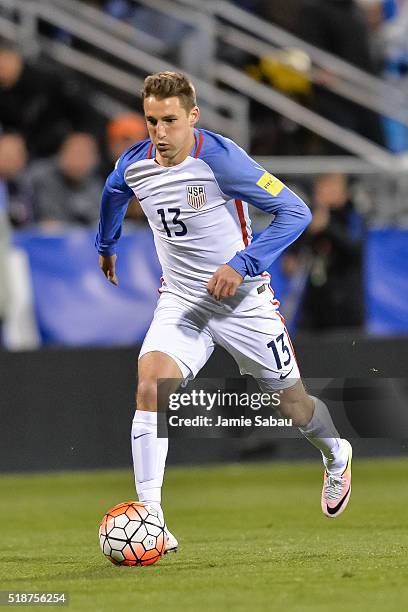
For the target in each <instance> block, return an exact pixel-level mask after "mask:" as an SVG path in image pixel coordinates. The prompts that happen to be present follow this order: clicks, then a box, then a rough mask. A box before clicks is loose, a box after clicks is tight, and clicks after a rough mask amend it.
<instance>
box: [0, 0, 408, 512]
mask: <svg viewBox="0 0 408 612" xmlns="http://www.w3.org/2000/svg"><path fill="white" fill-rule="evenodd" d="M407 68H408V0H285V2H271V1H268V0H235V1H230V2H228V1H224V0H219V1H217V2H213V1H208V2H207V1H206V2H203V1H201V0H138V1H136V0H87V1H86V0H82V1H81V0H69V1H66V0H35V1H33V0H0V130H1V131H0V321H1V346H2V351H1V352H0V389H1V392H0V402H1V420H2V425H1V434H0V439H1V445H0V470H1V471H3V472H20V471H21V472H23V471H29V470H60V469H71V468H75V469H78V468H102V467H104V468H105V467H106V468H110V467H118V466H130V448H128V445H127V440H128V431H129V424H130V416H131V413H132V411H133V402H134V400H133V393H134V389H135V385H136V379H135V365H136V358H137V354H138V347H139V346H140V344H141V341H142V339H143V337H144V334H145V332H146V330H147V328H148V326H149V322H150V320H151V317H152V313H153V309H154V306H155V302H156V299H157V287H158V286H159V279H160V268H159V264H158V261H157V258H156V255H155V251H154V246H153V240H152V237H151V235H150V230H149V228H148V226H147V223H146V222H145V219H144V217H143V213H142V211H141V210H140V209H138V207H137V206H136V204H135V203H132V204H131V205H130V207H129V211H128V214H127V218H126V222H125V231H124V237H123V238H122V240H121V242H120V246H119V260H118V272H119V277H120V281H121V283H120V286H119V288H115V287H112V286H110V285H108V283H107V282H106V281H105V279H104V278H103V276H102V274H101V273H100V271H99V269H98V265H97V255H96V252H95V250H94V246H93V243H94V236H95V233H96V223H97V219H98V211H99V195H100V192H101V189H102V186H103V182H104V179H105V177H106V176H107V174H108V173H109V172H110V169H111V168H112V166H113V164H114V161H115V160H116V158H117V157H118V155H119V154H120V152H121V151H123V150H124V149H125V148H127V147H128V146H130V144H132V143H133V142H135V141H137V140H139V139H142V138H144V137H145V126H144V122H143V119H142V115H141V111H142V109H141V100H140V96H139V93H138V92H139V91H140V89H141V87H142V83H143V79H144V77H145V76H146V75H147V74H149V73H151V72H155V71H158V70H163V69H170V70H173V69H177V70H182V71H185V72H187V73H189V74H190V75H191V76H192V77H193V79H194V82H195V83H196V85H197V92H198V99H199V104H200V107H201V110H202V121H201V126H202V127H205V128H208V129H210V130H213V131H216V132H221V133H223V134H224V135H226V136H229V137H231V138H233V139H234V140H236V141H237V142H238V143H239V144H241V145H242V146H243V147H244V148H246V149H247V150H248V151H249V152H250V153H251V154H252V156H254V157H255V158H257V159H258V160H259V161H260V163H262V164H263V165H264V166H265V167H266V168H267V169H268V170H269V171H271V172H272V173H274V174H276V175H278V176H279V177H280V178H282V180H284V181H285V182H286V183H287V184H288V185H289V186H291V187H292V188H293V189H294V190H295V191H297V192H298V193H299V194H300V195H302V196H303V197H304V199H305V201H306V202H308V204H309V205H310V206H311V208H312V210H313V213H314V220H313V222H312V224H311V226H310V227H309V229H308V230H307V232H306V234H305V235H304V236H303V237H302V238H301V239H300V240H299V241H298V242H297V243H296V244H295V245H294V246H293V248H291V249H290V250H289V251H288V252H287V253H285V254H284V255H283V256H282V258H281V259H280V260H279V261H278V262H276V263H275V264H274V265H273V266H272V268H271V270H270V272H271V275H272V286H273V287H274V289H275V293H276V295H277V297H278V298H279V299H280V301H281V305H282V307H281V312H282V313H283V314H284V315H285V316H286V319H287V322H288V325H289V328H290V330H291V333H292V335H293V337H294V339H295V342H296V347H297V352H298V354H299V357H300V364H301V368H302V371H303V374H304V376H305V377H306V378H309V379H319V380H320V383H319V384H320V385H321V387H322V388H324V389H325V390H326V396H327V398H329V399H333V397H335V400H337V404H339V403H342V401H343V400H345V399H347V400H348V401H349V404H348V406H352V408H353V409H352V410H351V409H349V410H347V409H346V410H344V409H343V410H340V409H339V410H340V412H341V414H342V418H343V421H342V423H343V425H344V427H346V430H347V431H348V432H349V434H350V435H351V436H352V437H354V438H355V447H356V452H357V454H361V455H362V454H367V455H374V456H384V455H389V454H393V455H395V454H397V455H405V454H406V443H405V439H406V438H408V435H407V431H408V427H407V423H406V417H405V412H406V400H407V383H406V378H405V379H404V377H406V364H407V356H408V337H407V336H408V280H407V275H406V267H407V264H406V262H407V261H408V105H407V101H408V77H407ZM237 172H239V169H237ZM251 216H252V221H253V229H254V232H255V234H256V233H259V232H260V231H261V230H262V228H263V227H264V226H265V225H266V224H267V223H268V222H269V219H268V218H265V215H263V214H261V213H260V212H259V211H257V210H256V209H252V210H251ZM219 372H223V376H225V377H232V376H234V375H236V374H237V370H236V367H235V365H234V363H233V361H232V359H231V358H229V356H228V355H226V354H225V353H224V352H223V351H221V350H220V351H217V352H216V354H215V355H214V356H213V358H212V359H211V361H210V362H209V364H208V365H207V366H206V369H205V372H204V374H205V375H206V376H215V375H217V374H218V375H219ZM333 380H335V381H336V382H335V383H332V382H331V381H333ZM339 381H340V382H339ZM333 384H334V386H335V387H336V393H334V394H333V393H331V391H330V389H331V386H333ZM373 385H374V391H373ZM350 389H351V391H350ZM353 389H357V392H356V393H353ZM339 390H340V391H339ZM373 423H374V425H373ZM347 428H349V429H347ZM357 438H359V439H357ZM289 457H297V458H303V457H316V455H315V453H314V452H313V451H312V450H310V449H309V448H308V447H307V445H306V444H304V443H303V442H302V441H299V440H296V441H294V440H275V441H273V442H271V441H268V440H258V439H231V440H229V441H228V444H226V443H225V441H223V440H211V441H209V440H201V441H197V440H184V441H182V443H180V441H175V444H174V445H173V447H172V448H171V450H170V453H169V463H170V464H172V463H173V464H174V463H182V464H185V465H187V466H188V465H191V464H194V463H200V464H201V463H205V462H221V461H225V460H229V461H244V460H249V459H268V460H269V459H272V458H281V459H282V458H283V459H287V458H289ZM113 501H114V500H113ZM118 501H119V500H118Z"/></svg>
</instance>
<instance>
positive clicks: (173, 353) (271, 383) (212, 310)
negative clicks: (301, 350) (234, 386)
mask: <svg viewBox="0 0 408 612" xmlns="http://www.w3.org/2000/svg"><path fill="white" fill-rule="evenodd" d="M259 290H260V291H261V292H260V293H259ZM212 299H213V298H211V300H212ZM209 304H210V307H209ZM278 306H279V302H277V300H275V299H274V296H273V293H272V291H271V289H270V287H269V285H261V287H259V286H258V287H256V286H255V287H254V286H253V287H252V288H251V289H250V290H247V289H245V288H243V289H241V288H240V290H238V292H237V295H236V296H235V297H234V298H227V299H223V300H221V301H220V302H216V301H215V300H214V302H213V305H211V302H210V301H209V298H205V299H203V300H202V302H199V301H196V302H194V301H191V300H187V299H185V298H183V297H181V296H179V295H175V294H173V293H170V292H168V291H165V292H163V293H162V294H161V296H160V298H159V301H158V304H157V308H156V310H155V312H154V317H153V321H152V323H151V325H150V328H149V330H148V332H147V334H146V338H145V340H144V342H143V345H142V348H141V351H140V355H139V359H140V358H141V357H142V356H143V355H145V354H146V353H149V352H151V351H160V352H162V353H166V354H167V355H169V356H170V357H172V358H173V359H174V360H175V361H176V363H177V364H178V366H179V368H180V370H181V373H182V376H183V378H184V381H188V380H191V379H192V378H194V377H195V376H196V375H197V373H198V372H199V371H200V370H201V368H202V367H203V366H204V365H205V363H206V362H207V361H208V359H209V358H210V356H211V354H212V352H213V350H214V347H215V345H216V344H218V345H220V346H222V347H224V349H226V350H227V351H228V353H230V354H231V355H232V356H233V357H234V359H235V361H236V362H237V364H238V367H239V370H240V372H241V374H250V375H251V376H253V377H254V378H255V379H256V380H257V381H258V384H259V386H260V388H261V389H262V390H264V391H270V390H274V389H285V388H288V387H291V386H293V385H294V384H295V382H296V381H297V380H298V379H299V377H300V374H299V368H298V365H297V363H296V357H295V354H294V351H293V347H292V343H291V341H290V338H289V334H288V332H287V329H286V327H285V323H284V319H283V317H282V316H281V315H280V313H279V312H278V310H277V308H278Z"/></svg>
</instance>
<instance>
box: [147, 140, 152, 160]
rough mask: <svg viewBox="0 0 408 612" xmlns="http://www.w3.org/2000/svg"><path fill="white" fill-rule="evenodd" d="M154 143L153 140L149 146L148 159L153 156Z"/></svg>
mask: <svg viewBox="0 0 408 612" xmlns="http://www.w3.org/2000/svg"><path fill="white" fill-rule="evenodd" d="M152 149H153V143H152V142H151V143H150V145H149V148H148V149H147V159H150V158H151V156H152Z"/></svg>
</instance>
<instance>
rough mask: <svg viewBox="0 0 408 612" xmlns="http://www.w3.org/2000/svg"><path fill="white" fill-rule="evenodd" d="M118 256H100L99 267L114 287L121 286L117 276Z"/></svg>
mask: <svg viewBox="0 0 408 612" xmlns="http://www.w3.org/2000/svg"><path fill="white" fill-rule="evenodd" d="M116 259H117V256H116V255H99V267H100V269H101V270H102V272H103V273H104V275H105V276H106V278H107V279H108V281H109V282H110V283H112V285H116V286H118V285H119V279H118V277H117V276H116V270H115V268H116Z"/></svg>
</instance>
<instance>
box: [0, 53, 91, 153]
mask: <svg viewBox="0 0 408 612" xmlns="http://www.w3.org/2000/svg"><path fill="white" fill-rule="evenodd" d="M95 120H96V119H95V113H94V112H93V110H92V109H91V107H90V106H89V104H88V103H87V102H86V97H85V95H84V93H83V92H81V91H80V90H79V86H78V83H77V82H76V81H73V80H72V79H71V78H67V75H66V74H63V75H61V74H60V73H57V72H47V71H45V70H43V69H40V68H38V67H37V66H33V65H30V64H28V63H26V62H25V61H24V59H23V57H22V56H21V54H20V53H19V52H18V51H17V50H15V49H13V48H12V47H10V46H8V45H5V44H0V126H1V127H2V128H3V130H7V131H19V132H21V133H22V134H23V135H24V137H25V138H26V141H27V146H28V150H29V152H30V154H33V155H35V156H46V155H49V154H53V153H55V152H56V151H57V149H58V147H59V145H60V143H61V142H62V140H63V138H64V137H65V136H66V135H67V134H68V133H70V132H72V131H73V130H82V129H86V130H91V131H92V129H93V128H95V129H96V124H95Z"/></svg>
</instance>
